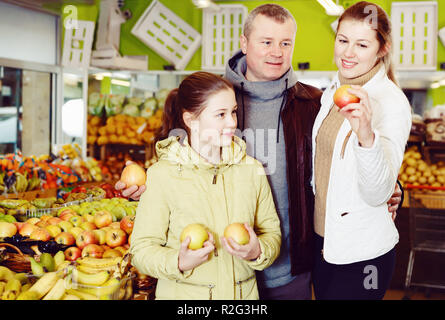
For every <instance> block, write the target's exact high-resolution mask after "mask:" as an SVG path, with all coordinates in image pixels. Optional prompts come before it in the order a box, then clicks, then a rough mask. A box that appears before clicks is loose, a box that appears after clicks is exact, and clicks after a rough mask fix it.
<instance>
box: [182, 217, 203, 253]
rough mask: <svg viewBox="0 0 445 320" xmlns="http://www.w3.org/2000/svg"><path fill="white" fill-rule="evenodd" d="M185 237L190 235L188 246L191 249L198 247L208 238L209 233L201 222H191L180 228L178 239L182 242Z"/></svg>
mask: <svg viewBox="0 0 445 320" xmlns="http://www.w3.org/2000/svg"><path fill="white" fill-rule="evenodd" d="M187 237H190V243H189V246H188V248H189V249H192V250H196V249H200V248H202V246H203V245H204V242H206V241H207V240H208V239H209V234H208V233H207V230H206V229H205V227H204V226H203V225H202V224H199V223H192V224H189V225H188V226H186V227H185V228H184V230H182V232H181V236H180V237H179V241H181V242H183V241H184V240H185V239H186V238H187Z"/></svg>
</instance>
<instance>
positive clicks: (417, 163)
mask: <svg viewBox="0 0 445 320" xmlns="http://www.w3.org/2000/svg"><path fill="white" fill-rule="evenodd" d="M398 179H399V181H400V182H401V184H402V186H406V185H407V184H411V185H415V186H432V187H445V163H444V162H443V161H439V162H437V163H434V164H428V163H427V162H425V160H423V159H422V154H421V153H420V152H419V149H418V147H417V146H413V147H410V148H408V149H407V150H406V152H405V154H404V156H403V162H402V166H401V168H400V171H399V177H398Z"/></svg>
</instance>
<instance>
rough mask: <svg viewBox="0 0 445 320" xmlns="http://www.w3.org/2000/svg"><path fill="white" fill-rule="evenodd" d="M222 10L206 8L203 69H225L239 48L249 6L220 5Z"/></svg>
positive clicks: (203, 31)
mask: <svg viewBox="0 0 445 320" xmlns="http://www.w3.org/2000/svg"><path fill="white" fill-rule="evenodd" d="M219 7H220V10H219V11H215V10H212V9H204V10H203V12H204V13H203V17H202V36H203V37H202V61H201V64H202V66H201V67H202V69H203V70H209V71H224V70H225V66H226V63H227V62H228V60H229V59H230V58H231V56H232V55H233V54H234V53H235V52H236V51H237V50H238V49H239V38H240V35H241V33H242V30H243V24H244V20H245V18H246V16H247V13H248V11H247V8H246V7H245V6H243V5H219Z"/></svg>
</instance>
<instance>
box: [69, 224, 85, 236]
mask: <svg viewBox="0 0 445 320" xmlns="http://www.w3.org/2000/svg"><path fill="white" fill-rule="evenodd" d="M84 231H85V230H83V229H82V228H80V227H73V228H71V229H70V230H69V231H68V232H69V233H71V234H72V235H73V236H74V238H77V236H78V235H79V234H81V233H82V232H84Z"/></svg>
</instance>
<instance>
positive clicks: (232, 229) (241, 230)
mask: <svg viewBox="0 0 445 320" xmlns="http://www.w3.org/2000/svg"><path fill="white" fill-rule="evenodd" d="M224 237H225V238H227V239H228V238H232V239H233V240H235V241H236V243H238V244H240V245H245V244H248V243H249V240H250V236H249V232H248V231H247V229H246V228H245V227H244V225H243V224H242V223H238V222H235V223H231V224H229V225H228V226H227V227H226V228H225V229H224Z"/></svg>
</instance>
